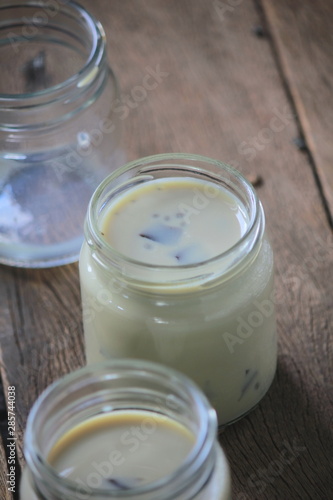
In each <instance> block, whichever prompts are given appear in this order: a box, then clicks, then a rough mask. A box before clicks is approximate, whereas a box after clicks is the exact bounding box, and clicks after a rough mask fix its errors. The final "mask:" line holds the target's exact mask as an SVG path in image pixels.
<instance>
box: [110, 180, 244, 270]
mask: <svg viewBox="0 0 333 500" xmlns="http://www.w3.org/2000/svg"><path fill="white" fill-rule="evenodd" d="M246 226H247V220H246V215H245V210H244V209H243V210H242V208H241V206H240V204H239V202H238V200H237V199H236V197H235V196H233V195H232V194H231V193H230V192H228V191H227V190H225V189H223V188H222V187H217V186H215V185H214V184H213V183H207V182H202V181H198V180H195V179H167V180H164V179H160V180H154V181H150V182H146V183H145V184H144V185H141V186H139V187H134V188H132V189H129V190H128V191H126V194H125V195H123V196H122V197H121V198H120V199H119V198H117V199H116V201H115V202H114V203H112V204H110V206H109V208H108V211H107V213H106V215H105V217H104V220H103V222H102V224H101V232H102V233H103V236H104V237H105V239H106V240H107V241H108V243H110V244H111V245H112V246H113V247H114V248H115V249H117V250H118V251H119V252H121V253H122V254H123V255H126V256H127V257H131V258H132V259H135V260H138V261H140V262H145V263H147V264H155V265H164V266H176V265H186V264H193V263H197V262H202V261H205V260H208V259H210V258H212V257H215V256H216V255H219V254H221V253H222V252H224V251H226V250H228V249H229V248H230V247H232V246H233V245H234V244H235V243H237V241H238V240H239V239H240V238H241V236H242V235H243V234H244V233H245V230H246Z"/></svg>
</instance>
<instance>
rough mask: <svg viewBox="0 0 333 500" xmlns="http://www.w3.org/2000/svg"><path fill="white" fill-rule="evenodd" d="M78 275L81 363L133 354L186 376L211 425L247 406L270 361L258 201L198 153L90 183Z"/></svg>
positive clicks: (267, 258) (262, 385)
mask: <svg viewBox="0 0 333 500" xmlns="http://www.w3.org/2000/svg"><path fill="white" fill-rule="evenodd" d="M85 237H86V241H85V243H84V244H83V247H82V250H81V256H80V279H81V291H82V303H83V321H84V334H85V346H86V357H87V362H88V363H92V362H96V361H102V360H105V359H115V358H124V357H125V358H139V359H145V360H152V361H157V362H159V363H163V364H164V365H167V366H169V367H172V368H175V369H177V370H179V371H181V372H183V373H184V374H186V375H187V376H189V377H190V378H192V379H193V380H194V381H195V382H196V383H197V384H198V385H199V386H200V387H201V389H202V390H203V391H204V393H205V394H206V396H207V397H208V398H209V400H210V402H211V404H212V405H213V407H214V408H215V409H216V411H217V414H218V421H219V425H220V426H224V425H226V424H229V423H231V422H233V421H235V420H237V419H239V418H240V417H242V416H243V415H245V414H246V413H247V412H249V411H250V410H251V409H252V408H254V407H255V406H256V405H257V403H258V402H259V401H260V400H261V399H262V397H263V396H264V395H265V393H266V392H267V390H268V388H269V386H270V385H271V383H272V380H273V377H274V373H275V369H276V359H277V343H276V324H275V306H274V295H273V254H272V249H271V246H270V243H269V241H268V239H267V236H266V233H265V218H264V212H263V208H262V205H261V203H260V201H259V200H258V198H257V196H256V193H255V191H254V189H253V187H252V185H251V184H250V183H249V182H247V180H246V179H245V178H244V177H243V176H242V175H241V174H240V173H239V172H237V171H236V170H234V169H233V168H231V167H229V166H227V165H225V164H223V163H221V162H219V161H216V160H212V159H209V158H205V157H200V156H195V155H186V154H167V155H156V156H151V157H147V158H143V159H141V160H138V161H134V162H132V163H129V164H128V165H126V166H125V167H123V168H121V169H118V170H117V171H115V172H114V173H113V174H112V175H110V176H109V177H107V178H106V179H105V180H104V182H103V183H102V184H101V185H100V186H99V187H98V188H97V190H96V191H95V193H94V195H93V197H92V199H91V201H90V205H89V208H88V213H87V217H86V224H85Z"/></svg>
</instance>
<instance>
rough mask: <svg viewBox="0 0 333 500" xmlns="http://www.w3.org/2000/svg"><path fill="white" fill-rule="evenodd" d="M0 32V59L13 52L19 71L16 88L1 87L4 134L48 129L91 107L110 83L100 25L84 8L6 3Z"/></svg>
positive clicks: (44, 0)
mask: <svg viewBox="0 0 333 500" xmlns="http://www.w3.org/2000/svg"><path fill="white" fill-rule="evenodd" d="M0 28H1V33H2V34H1V39H0V42H1V48H0V56H1V58H2V57H3V56H6V55H8V53H9V52H12V53H13V54H14V55H16V56H15V57H16V59H17V58H19V59H18V61H17V66H19V68H20V69H19V72H18V75H17V78H16V80H17V81H16V85H12V84H11V82H10V80H9V79H8V83H7V84H5V83H4V82H3V83H2V84H0V123H1V126H0V130H4V131H6V132H7V133H8V130H12V131H13V132H16V133H17V132H18V131H24V130H25V129H26V128H27V127H29V130H31V129H39V128H43V129H45V127H50V126H53V125H55V124H59V122H61V121H64V120H66V119H68V118H70V117H72V116H74V115H75V114H76V113H78V112H79V111H82V109H84V108H85V107H87V106H89V105H90V103H91V102H92V101H93V98H92V96H93V95H95V94H96V93H97V92H98V89H99V88H100V87H101V86H102V85H103V82H104V81H105V78H106V72H107V64H106V43H105V33H104V30H103V27H102V25H101V24H100V23H99V22H98V21H97V20H96V19H95V18H94V17H93V16H91V15H90V14H89V13H88V12H87V11H86V10H85V9H84V8H83V7H81V6H79V5H78V4H76V3H75V2H66V1H60V2H52V1H51V2H50V1H48V0H42V1H40V0H38V1H34V0H32V1H29V2H28V3H27V4H26V5H22V2H21V1H20V0H11V1H9V0H8V1H6V0H4V1H3V2H2V3H1V20H0ZM38 47H40V49H38ZM62 51H63V52H62ZM66 57H67V58H70V57H72V58H73V62H72V63H71V64H70V63H68V64H67V63H66ZM61 59H62V61H63V65H62V66H63V68H61V71H60V70H59V71H58V69H59V65H60V66H61ZM75 61H77V62H75ZM55 69H57V72H56V71H55ZM13 88H14V89H15V90H17V92H14V91H13Z"/></svg>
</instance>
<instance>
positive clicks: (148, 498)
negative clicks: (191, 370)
mask: <svg viewBox="0 0 333 500" xmlns="http://www.w3.org/2000/svg"><path fill="white" fill-rule="evenodd" d="M216 434H217V419H216V413H215V411H214V410H213V409H212V407H211V406H210V404H209V402H208V400H207V399H206V397H205V396H204V395H203V394H202V392H201V391H200V389H199V388H198V387H197V386H196V385H195V384H193V382H192V381H191V380H189V379H188V378H187V377H185V376H183V375H182V374H180V373H177V372H175V371H174V370H170V369H168V368H166V367H164V366H162V365H158V364H156V363H150V362H144V361H133V360H117V361H107V362H104V363H100V364H96V365H91V366H88V367H85V368H81V369H80V370H77V371H76V372H73V373H72V374H70V375H67V376H65V377H64V378H62V379H60V380H58V381H57V382H55V383H54V384H53V385H51V386H50V387H49V388H48V389H47V390H46V391H45V392H44V393H43V394H42V395H41V396H40V397H39V399H38V400H37V401H36V403H35V404H34V406H33V408H32V410H31V412H30V415H29V418H28V423H27V428H26V433H25V441H24V443H25V444H24V453H25V457H26V462H27V465H26V468H25V470H24V473H23V477H22V481H21V488H20V494H21V496H20V498H21V500H46V499H47V500H63V499H66V500H88V499H89V500H106V499H114V500H121V499H130V500H157V499H158V500H208V499H209V500H231V494H230V473H229V467H228V464H227V460H226V457H225V455H224V453H223V451H222V448H221V447H220V446H219V444H218V442H217V438H216Z"/></svg>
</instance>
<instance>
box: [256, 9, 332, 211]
mask: <svg viewBox="0 0 333 500" xmlns="http://www.w3.org/2000/svg"><path fill="white" fill-rule="evenodd" d="M262 5H263V7H264V11H265V14H266V16H267V20H268V23H269V29H270V30H271V32H272V36H273V39H274V42H275V44H276V48H277V53H278V57H279V59H280V61H281V66H282V68H283V72H284V74H285V77H286V80H287V84H288V86H289V88H290V92H291V95H292V97H293V100H294V103H295V107H296V109H297V113H298V115H299V119H300V122H301V126H302V130H303V133H304V136H305V139H306V143H307V145H308V148H309V150H310V152H311V154H312V156H313V159H314V162H315V166H316V169H317V171H318V176H319V179H320V182H321V185H322V189H323V192H324V195H325V197H326V200H327V204H328V207H329V210H330V213H331V217H333V165H332V158H333V143H332V131H333V106H332V105H331V103H332V101H333V85H332V76H333V65H332V52H333V32H332V19H333V3H332V2H327V1H326V0H316V2H313V1H311V0H293V1H292V2H290V1H289V0H281V1H279V2H274V0H262Z"/></svg>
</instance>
